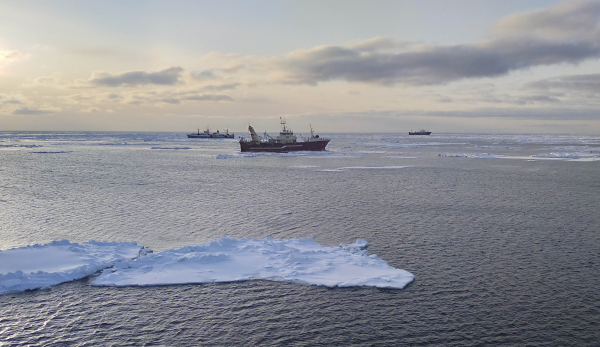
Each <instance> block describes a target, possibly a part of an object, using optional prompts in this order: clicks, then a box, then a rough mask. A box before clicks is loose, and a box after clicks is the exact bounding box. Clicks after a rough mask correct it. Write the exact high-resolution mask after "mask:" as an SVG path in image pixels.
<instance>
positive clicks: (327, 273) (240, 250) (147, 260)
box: [91, 238, 414, 289]
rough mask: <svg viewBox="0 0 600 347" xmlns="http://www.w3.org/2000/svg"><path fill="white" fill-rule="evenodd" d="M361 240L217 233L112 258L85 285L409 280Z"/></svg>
mask: <svg viewBox="0 0 600 347" xmlns="http://www.w3.org/2000/svg"><path fill="white" fill-rule="evenodd" d="M367 245H368V244H367V242H366V241H365V240H358V241H357V242H356V243H353V244H350V245H344V244H341V245H340V247H327V246H323V245H321V244H319V243H316V242H315V241H314V240H313V239H312V238H308V239H288V240H283V239H272V238H265V239H258V240H257V239H233V238H221V239H219V240H216V241H212V242H207V243H204V244H200V245H196V246H185V247H181V248H178V249H173V250H166V251H163V252H160V253H154V254H149V255H147V256H143V257H140V258H138V259H135V260H124V261H121V262H118V263H116V264H115V266H114V267H112V268H109V269H105V270H103V271H102V273H101V274H100V276H98V277H97V278H96V279H95V280H94V281H93V282H92V283H91V284H92V285H93V286H156V285H170V284H189V283H210V282H233V281H243V280H251V279H264V280H274V281H292V282H302V283H307V284H313V285H322V286H328V287H350V286H372V287H380V288H398V289H402V288H404V287H405V286H406V285H407V284H409V283H410V282H412V281H413V279H414V275H413V274H411V273H409V272H407V271H405V270H401V269H396V268H393V267H391V266H389V265H388V264H387V262H386V261H384V260H383V259H380V258H379V257H377V255H374V254H373V255H368V253H367V251H366V250H365V248H366V246H367Z"/></svg>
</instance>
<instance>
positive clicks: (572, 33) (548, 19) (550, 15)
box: [491, 1, 600, 42]
mask: <svg viewBox="0 0 600 347" xmlns="http://www.w3.org/2000/svg"><path fill="white" fill-rule="evenodd" d="M599 16H600V2H589V1H570V2H562V3H559V4H557V5H554V6H552V7H549V8H547V9H538V10H534V11H529V12H524V13H516V14H511V15H508V16H506V17H504V18H502V19H500V20H499V21H498V22H497V23H496V24H495V25H494V26H493V27H492V30H491V32H492V33H494V34H499V35H519V36H521V35H523V34H524V33H526V34H527V35H530V36H538V37H543V38H545V39H548V40H569V39H578V40H595V41H596V42H597V40H598V39H599V32H600V27H599V26H598V17H599Z"/></svg>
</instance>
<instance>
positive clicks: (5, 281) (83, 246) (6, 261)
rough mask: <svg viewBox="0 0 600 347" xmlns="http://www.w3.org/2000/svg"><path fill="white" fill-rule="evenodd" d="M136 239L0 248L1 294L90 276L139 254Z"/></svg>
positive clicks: (139, 247)
mask: <svg viewBox="0 0 600 347" xmlns="http://www.w3.org/2000/svg"><path fill="white" fill-rule="evenodd" d="M141 249H142V246H138V245H137V244H136V243H135V242H96V241H89V242H85V243H71V242H69V241H67V240H63V241H53V242H51V243H48V244H45V245H33V246H27V247H20V248H13V249H8V250H5V251H0V294H7V293H15V292H21V291H24V290H29V289H38V288H47V287H50V286H52V285H56V284H59V283H63V282H68V281H73V280H77V279H80V278H84V277H87V276H89V275H91V274H93V273H96V272H98V271H100V270H102V269H105V268H107V267H109V266H112V265H114V264H115V262H117V261H119V260H123V259H132V258H135V257H137V256H138V255H139V254H140V250H141Z"/></svg>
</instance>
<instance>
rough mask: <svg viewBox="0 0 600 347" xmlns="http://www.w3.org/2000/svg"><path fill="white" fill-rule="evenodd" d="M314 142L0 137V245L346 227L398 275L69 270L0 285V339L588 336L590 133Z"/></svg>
mask: <svg viewBox="0 0 600 347" xmlns="http://www.w3.org/2000/svg"><path fill="white" fill-rule="evenodd" d="M28 136H29V137H28ZM332 137H333V139H332V141H331V144H330V145H329V146H328V149H330V152H329V153H325V154H315V155H306V154H300V155H298V154H292V155H261V156H255V157H243V156H240V155H239V154H237V148H236V143H235V141H228V140H225V141H223V142H218V143H215V142H207V141H200V142H198V141H196V142H191V141H188V140H187V139H181V138H180V137H179V136H178V134H85V133H83V134H66V135H59V134H54V133H49V134H4V137H3V138H2V139H3V142H0V144H2V145H4V148H0V157H1V158H0V159H2V166H1V167H0V218H1V219H0V222H1V223H0V235H1V238H0V248H2V249H6V248H11V247H18V246H23V245H27V244H32V243H45V242H49V241H52V240H60V239H69V240H71V241H77V242H81V241H87V240H90V239H96V240H107V241H138V243H139V244H142V245H146V246H149V247H151V248H153V249H155V251H160V250H164V249H168V248H174V247H178V246H181V245H187V244H198V243H202V242H205V241H209V240H213V239H216V238H220V237H223V236H231V237H251V238H263V237H267V236H270V237H277V238H290V237H314V238H315V241H317V242H319V243H322V244H325V245H328V246H334V245H337V244H339V243H341V242H343V243H351V242H354V241H356V239H357V238H363V239H366V240H367V241H368V242H369V243H370V246H369V248H368V249H369V251H370V252H371V253H376V254H378V255H379V257H381V258H382V259H384V260H386V261H387V262H388V263H389V264H390V265H391V266H394V267H397V268H402V269H405V270H407V271H410V272H411V273H413V274H414V275H415V281H414V282H413V283H412V284H410V285H409V286H408V287H406V288H405V289H403V290H382V289H374V288H325V287H317V286H308V285H302V284H294V283H284V282H268V281H246V282H233V283H220V284H203V285H179V286H164V287H129V288H105V287H91V286H89V285H88V284H89V282H90V281H91V278H87V279H84V280H81V281H76V282H71V283H65V284H62V285H58V286H55V287H53V288H52V289H51V290H42V291H40V290H38V291H28V292H24V293H19V294H12V295H3V296H0V345H7V346H13V345H60V346H62V345H64V346H85V345H90V346H98V345H115V346H124V345H135V346H140V345H142V346H143V345H146V346H156V345H169V346H185V345H188V346H195V345H207V346H211V345H215V346H232V345H238V346H239V345H290V346H314V345H323V346H330V345H341V346H347V345H356V346H361V345H364V346H598V345H600V238H599V232H600V212H598V211H600V209H599V208H598V205H599V202H600V167H599V164H600V162H599V161H597V160H596V161H569V160H567V159H568V158H573V157H575V158H582V157H583V158H587V159H589V158H590V157H591V158H592V159H594V158H597V157H600V139H599V138H598V137H574V136H564V137H558V136H539V135H531V136H490V135H477V136H475V135H435V134H434V135H432V136H430V137H427V138H425V139H424V138H410V137H408V136H404V135H365V134H363V135H351V134H348V135H335V136H332ZM32 145H35V146H41V147H32ZM152 148H154V149H152ZM176 148H179V149H176ZM183 148H188V149H183ZM473 153H476V154H480V156H479V158H468V157H467V156H469V155H464V154H473ZM438 154H458V156H438ZM481 154H486V155H485V156H483V155H481ZM219 155H220V156H219ZM500 155H504V156H510V157H527V158H529V159H506V158H501V157H500ZM531 155H536V156H539V157H534V158H532V157H530V156H531ZM217 156H218V157H219V158H224V159H216V158H217ZM548 157H553V158H558V160H545V159H547V158H548ZM289 212H292V213H291V214H290V213H289Z"/></svg>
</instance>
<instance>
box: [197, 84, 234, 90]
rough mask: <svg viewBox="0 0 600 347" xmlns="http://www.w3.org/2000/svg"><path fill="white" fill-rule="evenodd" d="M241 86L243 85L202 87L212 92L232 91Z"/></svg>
mask: <svg viewBox="0 0 600 347" xmlns="http://www.w3.org/2000/svg"><path fill="white" fill-rule="evenodd" d="M240 85H241V83H230V84H221V85H210V86H204V87H202V90H210V91H220V90H232V89H236V88H237V87H239V86H240Z"/></svg>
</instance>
